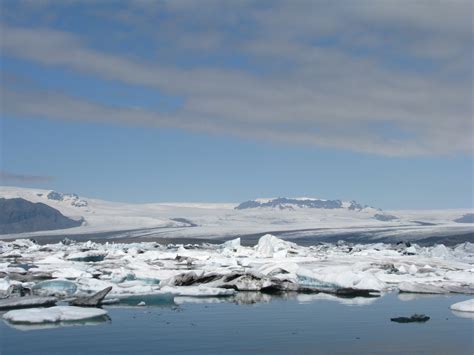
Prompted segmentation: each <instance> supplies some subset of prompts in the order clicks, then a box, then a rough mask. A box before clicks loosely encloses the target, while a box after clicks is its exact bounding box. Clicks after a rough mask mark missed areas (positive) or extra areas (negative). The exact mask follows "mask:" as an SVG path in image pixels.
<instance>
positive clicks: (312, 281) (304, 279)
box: [298, 275, 338, 289]
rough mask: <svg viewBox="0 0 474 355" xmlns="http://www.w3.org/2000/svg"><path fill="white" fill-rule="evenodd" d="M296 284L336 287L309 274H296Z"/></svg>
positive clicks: (314, 286)
mask: <svg viewBox="0 0 474 355" xmlns="http://www.w3.org/2000/svg"><path fill="white" fill-rule="evenodd" d="M298 284H300V285H301V286H305V287H313V288H328V289H336V288H337V287H338V285H336V284H334V283H329V282H324V281H321V280H318V279H316V278H313V277H309V276H302V275H298Z"/></svg>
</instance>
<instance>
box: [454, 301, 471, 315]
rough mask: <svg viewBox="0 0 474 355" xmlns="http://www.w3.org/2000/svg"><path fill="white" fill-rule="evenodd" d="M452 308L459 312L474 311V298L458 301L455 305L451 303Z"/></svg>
mask: <svg viewBox="0 0 474 355" xmlns="http://www.w3.org/2000/svg"><path fill="white" fill-rule="evenodd" d="M450 308H451V310H453V311H457V312H471V313H472V312H474V298H473V299H470V300H467V301H463V302H458V303H455V304H453V305H451V307H450Z"/></svg>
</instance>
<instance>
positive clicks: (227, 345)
mask: <svg viewBox="0 0 474 355" xmlns="http://www.w3.org/2000/svg"><path fill="white" fill-rule="evenodd" d="M469 298H470V297H469V296H467V295H449V296H447V295H416V294H398V293H396V292H392V293H388V294H385V295H383V296H382V297H378V298H336V297H334V296H330V295H322V294H315V295H305V294H298V295H296V294H288V295H283V296H270V295H263V294H261V293H252V292H249V293H245V292H240V293H239V294H238V296H232V297H216V298H193V297H175V298H174V301H165V302H158V301H157V302H154V303H155V305H148V306H143V307H137V306H129V305H116V306H105V307H104V309H106V310H107V311H108V313H109V316H108V317H107V318H102V319H98V320H97V321H95V322H94V321H88V322H85V323H71V324H63V325H60V326H58V325H56V326H52V325H47V326H17V325H15V326H13V325H9V324H7V323H6V322H0V337H1V342H0V344H1V345H0V353H1V354H2V355H10V354H24V355H26V354H64V353H65V352H68V353H71V354H134V353H147V354H165V353H178V354H239V353H253V354H257V353H259V354H260V353H272V354H275V353H280V354H289V353H291V354H334V353H336V354H351V353H365V354H380V353H389V354H409V353H414V354H472V352H473V349H474V344H473V339H474V338H473V337H474V320H473V319H472V318H469V317H473V316H474V315H473V314H472V313H456V312H452V311H451V310H450V309H449V307H450V305H452V304H453V303H456V302H460V301H464V300H467V299H469ZM151 301H152V300H148V302H149V304H151V303H152V302H151ZM414 313H423V314H426V315H428V316H429V317H430V320H429V321H427V322H426V323H409V324H398V323H394V322H391V321H390V318H392V317H394V316H409V315H412V314H414Z"/></svg>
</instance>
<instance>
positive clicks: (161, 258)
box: [0, 234, 474, 320]
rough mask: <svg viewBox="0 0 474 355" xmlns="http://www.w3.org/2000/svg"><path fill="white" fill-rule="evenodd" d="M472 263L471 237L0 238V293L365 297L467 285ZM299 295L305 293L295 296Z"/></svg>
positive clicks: (473, 273) (34, 315)
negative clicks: (178, 241) (412, 240)
mask: <svg viewBox="0 0 474 355" xmlns="http://www.w3.org/2000/svg"><path fill="white" fill-rule="evenodd" d="M473 263H474V244H471V243H463V244H459V245H457V246H454V247H447V246H444V245H435V246H431V247H422V246H419V245H416V244H412V245H409V244H405V243H399V244H383V243H377V244H349V243H336V244H329V243H319V244H318V245H314V246H309V247H304V246H300V245H297V244H295V243H291V242H288V241H285V240H281V239H279V238H277V237H275V236H273V235H270V234H267V235H264V236H262V237H261V238H260V239H259V241H258V243H257V245H255V246H254V247H247V246H242V245H241V243H240V240H239V239H234V240H231V241H227V242H225V243H224V244H221V245H210V244H200V245H197V244H192V245H191V244H188V245H175V244H169V245H160V244H158V243H153V242H148V243H145V242H143V243H131V244H124V243H106V244H97V243H92V242H90V241H89V242H86V243H75V242H68V243H57V244H48V245H42V246H41V245H38V244H36V243H34V242H33V241H30V240H26V239H21V240H15V241H3V242H1V241H0V298H5V299H8V300H12V299H16V298H18V299H21V297H22V296H23V297H25V296H26V297H35V296H36V297H51V296H53V297H56V298H57V299H59V300H65V299H67V300H74V299H75V298H79V297H85V296H88V295H91V294H93V293H96V292H98V291H101V290H104V289H106V288H108V287H111V288H112V289H111V291H110V293H109V294H108V295H107V298H106V299H105V301H104V302H107V300H108V299H117V298H118V299H120V300H122V301H123V302H125V303H127V299H128V300H129V301H128V303H129V304H134V305H136V304H138V303H140V302H141V301H145V303H146V304H147V305H148V304H151V303H152V302H156V300H153V299H152V298H150V297H155V298H159V297H162V299H163V300H166V299H171V300H172V299H173V298H174V297H177V298H178V297H180V299H181V300H183V299H186V300H189V299H192V298H196V297H200V298H201V299H202V298H205V297H209V298H212V299H214V300H215V299H217V298H223V297H233V298H235V299H236V300H239V299H241V300H243V299H245V297H247V296H245V294H248V295H249V296H248V297H250V295H251V294H252V295H253V296H252V297H255V296H254V295H255V293H258V294H262V295H263V294H271V293H300V294H301V295H308V294H313V295H316V294H320V295H321V297H313V299H324V297H322V295H328V297H329V299H332V298H334V297H344V298H346V299H347V297H354V296H362V297H373V296H374V295H380V294H381V293H383V292H388V291H395V292H405V293H465V294H472V293H474V282H473V281H474V265H473ZM147 297H148V298H147ZM259 297H260V296H259ZM328 297H326V299H328ZM257 298H258V297H257ZM260 298H261V297H260ZM306 298H307V299H310V298H311V297H309V296H302V299H306ZM15 303H17V302H13V304H15ZM50 310H51V309H50ZM64 310H65V309H62V308H61V309H59V310H58V311H57V312H59V313H54V315H53V314H50V315H48V316H46V315H45V313H44V312H46V311H44V310H43V311H41V310H39V311H38V310H36V311H35V312H29V311H28V312H26V311H25V312H26V313H13V314H14V315H16V316H19V314H21V317H26V318H22V319H27V318H28V317H31V319H40V318H41V319H45V320H46V319H62V317H63V314H64V313H63V311H64ZM54 312H56V311H54ZM7 314H8V313H7ZM11 314H12V313H10V316H9V317H11ZM67 314H69V313H67ZM48 317H52V318H48ZM58 317H59V318H58ZM64 317H65V318H67V317H68V316H67V315H66V316H64ZM11 319H13V318H11ZM16 319H18V318H16Z"/></svg>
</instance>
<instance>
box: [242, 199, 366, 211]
mask: <svg viewBox="0 0 474 355" xmlns="http://www.w3.org/2000/svg"><path fill="white" fill-rule="evenodd" d="M250 208H277V209H281V210H285V209H295V208H317V209H336V208H338V209H341V208H343V209H347V210H350V211H360V210H363V209H365V208H371V209H374V208H373V207H370V206H367V205H361V204H360V203H358V202H356V201H341V200H323V199H315V198H307V197H302V198H287V197H278V198H272V199H257V200H250V201H246V202H242V203H241V204H240V205H238V206H237V207H235V209H236V210H245V209H250ZM374 210H375V209H374Z"/></svg>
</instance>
